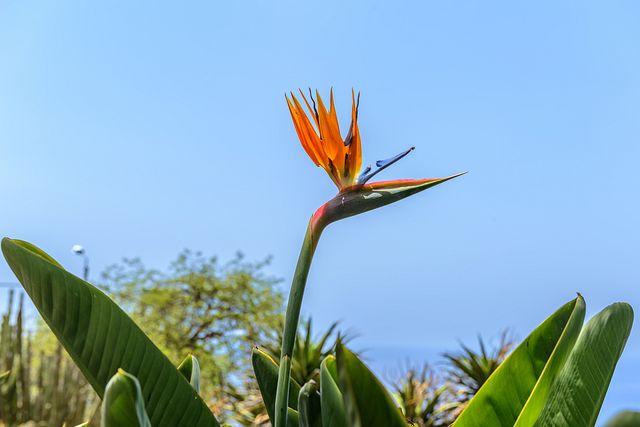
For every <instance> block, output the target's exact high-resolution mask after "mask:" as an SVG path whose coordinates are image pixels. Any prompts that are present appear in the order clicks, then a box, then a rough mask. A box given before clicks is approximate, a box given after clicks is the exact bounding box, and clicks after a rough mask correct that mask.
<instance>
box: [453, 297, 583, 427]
mask: <svg viewBox="0 0 640 427" xmlns="http://www.w3.org/2000/svg"><path fill="white" fill-rule="evenodd" d="M584 312H585V305H584V301H583V299H582V297H578V298H576V299H575V300H573V301H570V302H568V303H567V304H565V305H564V306H562V307H561V308H560V309H559V310H558V311H556V312H555V313H554V314H553V315H551V317H549V318H548V319H547V320H545V321H544V322H543V323H542V324H541V325H540V326H538V327H537V328H536V329H535V330H534V331H533V332H532V333H531V334H530V335H529V336H528V337H527V338H526V339H525V340H524V341H523V342H522V344H520V345H519V346H518V347H517V348H516V349H515V350H514V351H513V353H512V354H511V355H510V356H509V357H508V358H507V359H506V360H505V361H504V363H502V364H501V365H500V367H499V368H498V369H497V370H496V371H495V372H494V374H493V375H492V376H491V377H490V378H489V380H488V381H487V382H486V383H485V384H484V386H483V387H482V388H481V389H480V390H479V391H478V393H477V394H476V396H475V397H474V398H473V399H472V400H471V401H470V402H469V405H468V406H467V407H466V409H465V410H464V411H463V412H462V414H460V416H459V417H458V419H457V420H456V422H455V423H454V426H455V427H469V426H474V427H475V426H477V427H493V426H496V427H503V426H513V425H516V422H521V421H518V420H519V417H520V416H521V414H522V413H524V412H525V411H531V412H529V414H531V415H530V416H532V417H533V418H532V419H533V421H535V419H536V418H537V414H534V413H533V412H534V410H537V411H539V410H540V409H539V408H538V407H537V406H536V407H534V406H533V404H534V403H536V405H537V402H542V403H544V400H545V397H546V395H548V392H549V386H550V384H551V382H552V381H553V380H554V379H555V376H556V375H557V373H558V371H559V368H560V367H561V366H562V363H563V362H564V361H565V360H566V358H567V356H568V354H569V352H570V351H571V348H572V346H573V343H575V341H576V339H577V338H578V334H579V333H580V328H581V326H582V322H583V320H584ZM536 395H537V396H536ZM529 405H531V406H529ZM526 407H528V409H526ZM538 413H539V412H538ZM528 422H529V423H530V424H528V425H529V426H530V425H532V423H531V421H528ZM522 425H527V424H522Z"/></svg>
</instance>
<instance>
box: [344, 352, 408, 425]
mask: <svg viewBox="0 0 640 427" xmlns="http://www.w3.org/2000/svg"><path fill="white" fill-rule="evenodd" d="M336 363H337V367H338V379H339V383H340V390H341V391H342V396H343V399H344V406H345V408H346V410H347V418H348V419H349V421H350V422H349V425H350V426H351V427H407V425H408V424H407V421H406V420H405V418H404V416H403V415H402V413H401V412H400V409H399V408H398V407H397V406H396V403H395V402H394V400H393V399H392V398H391V396H389V393H388V392H387V390H386V389H385V388H384V386H383V385H382V383H381V382H380V381H379V380H378V379H377V378H376V377H375V375H373V373H372V372H371V371H370V370H369V368H367V367H366V366H365V364H364V363H362V362H361V361H360V359H358V357H357V356H356V355H355V354H353V353H352V352H351V351H349V350H348V349H347V348H345V347H344V345H342V343H338V344H337V345H336Z"/></svg>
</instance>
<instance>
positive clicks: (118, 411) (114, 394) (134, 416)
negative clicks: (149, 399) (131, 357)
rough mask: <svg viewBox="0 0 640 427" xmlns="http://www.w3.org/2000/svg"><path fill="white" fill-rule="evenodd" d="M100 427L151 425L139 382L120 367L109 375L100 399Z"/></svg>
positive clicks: (148, 426)
mask: <svg viewBox="0 0 640 427" xmlns="http://www.w3.org/2000/svg"><path fill="white" fill-rule="evenodd" d="M101 424H102V427H151V423H150V422H149V417H148V416H147V411H146V410H145V408H144V398H143V397H142V390H141V389H140V383H139V382H138V380H137V379H136V377H134V376H133V375H131V374H128V373H126V372H125V371H123V370H122V369H118V372H116V374H115V375H114V376H113V377H111V380H109V383H108V384H107V388H106V390H105V392H104V398H103V400H102V423H101Z"/></svg>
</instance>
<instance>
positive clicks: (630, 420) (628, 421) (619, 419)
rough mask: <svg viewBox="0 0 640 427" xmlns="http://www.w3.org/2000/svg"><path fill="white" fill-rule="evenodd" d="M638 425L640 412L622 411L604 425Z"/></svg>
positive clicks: (624, 426)
mask: <svg viewBox="0 0 640 427" xmlns="http://www.w3.org/2000/svg"><path fill="white" fill-rule="evenodd" d="M638 426H640V412H637V411H622V412H620V413H618V414H616V415H615V416H614V417H613V418H611V419H610V420H609V421H608V422H607V423H606V424H605V425H604V427H638Z"/></svg>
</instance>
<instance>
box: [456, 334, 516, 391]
mask: <svg viewBox="0 0 640 427" xmlns="http://www.w3.org/2000/svg"><path fill="white" fill-rule="evenodd" d="M460 346H461V347H462V351H461V352H460V353H445V354H444V358H445V359H446V360H447V362H448V363H449V364H450V365H451V367H452V369H451V370H450V371H449V375H448V379H449V380H450V381H451V383H452V384H453V385H455V386H456V387H457V388H458V392H459V393H460V395H461V399H462V402H461V403H464V402H465V401H467V400H470V399H471V397H473V396H474V395H475V394H476V393H477V392H478V390H480V388H481V387H482V386H483V385H484V383H485V382H486V381H487V380H488V379H489V377H490V376H491V374H493V372H494V371H495V370H496V369H498V366H500V364H501V363H502V362H503V361H504V359H505V358H506V357H507V354H509V351H510V350H511V347H512V343H511V342H510V341H509V340H508V339H507V333H506V332H504V333H503V334H502V336H501V338H500V344H499V345H498V346H497V348H495V349H492V351H491V350H488V349H487V345H486V344H485V342H484V341H483V340H482V337H478V346H479V348H480V349H479V351H474V350H473V349H471V347H468V346H466V345H464V344H460Z"/></svg>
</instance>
